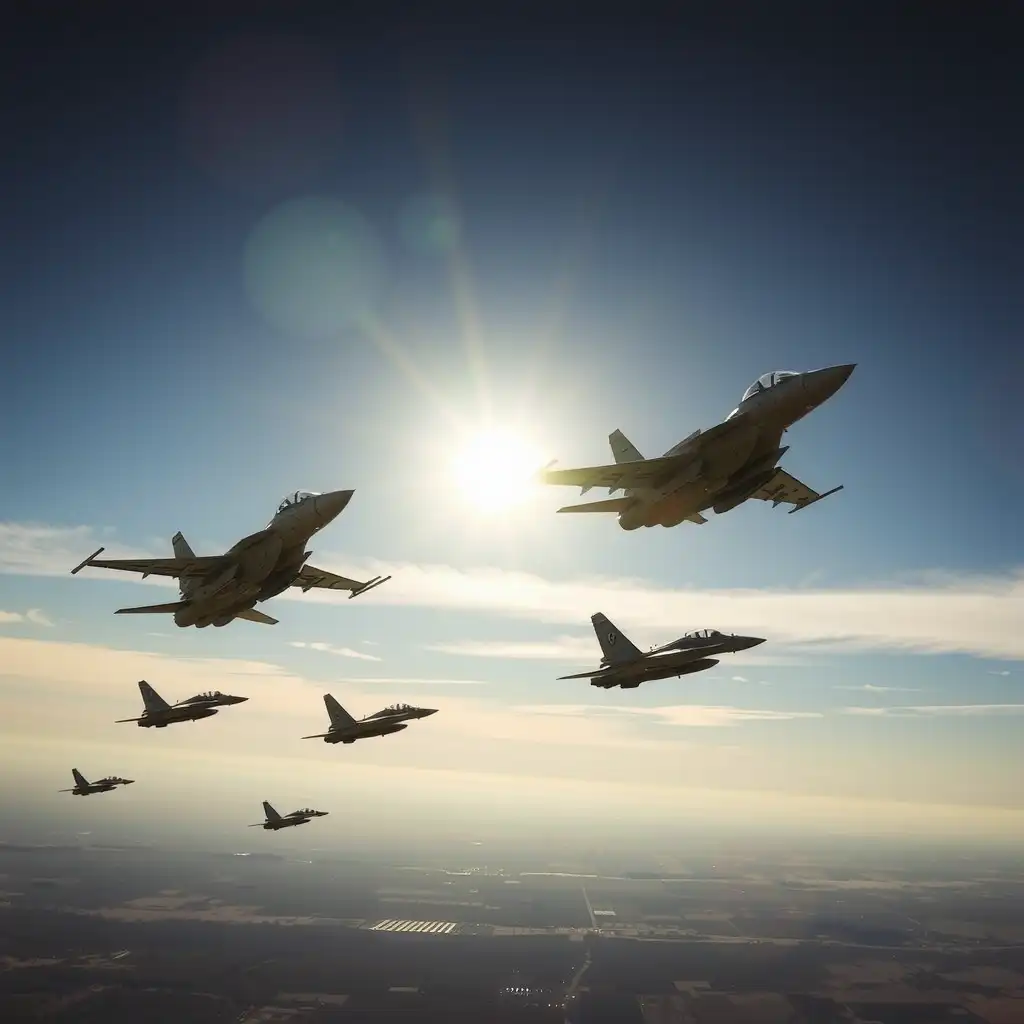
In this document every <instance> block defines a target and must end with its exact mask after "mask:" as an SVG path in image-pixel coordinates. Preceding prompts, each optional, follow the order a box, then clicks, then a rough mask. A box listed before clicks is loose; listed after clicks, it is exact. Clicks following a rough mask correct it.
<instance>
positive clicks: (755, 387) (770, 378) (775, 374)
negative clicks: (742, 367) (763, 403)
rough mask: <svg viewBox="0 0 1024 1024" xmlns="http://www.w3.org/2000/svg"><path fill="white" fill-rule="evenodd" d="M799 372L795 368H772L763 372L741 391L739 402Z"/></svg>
mask: <svg viewBox="0 0 1024 1024" xmlns="http://www.w3.org/2000/svg"><path fill="white" fill-rule="evenodd" d="M799 376H800V374H799V373H797V372H796V371H795V370H773V371H772V372H771V373H763V374H761V376H760V377H758V378H757V380H755V381H754V383H753V384H751V385H750V387H749V388H747V390H746V391H744V392H743V397H742V398H741V399H740V404H742V403H743V402H745V401H746V400H747V399H748V398H753V397H754V395H759V394H760V393H761V392H762V391H767V390H768V389H769V388H773V387H775V385H776V384H778V383H779V382H780V381H783V380H786V379H787V378H788V377H799Z"/></svg>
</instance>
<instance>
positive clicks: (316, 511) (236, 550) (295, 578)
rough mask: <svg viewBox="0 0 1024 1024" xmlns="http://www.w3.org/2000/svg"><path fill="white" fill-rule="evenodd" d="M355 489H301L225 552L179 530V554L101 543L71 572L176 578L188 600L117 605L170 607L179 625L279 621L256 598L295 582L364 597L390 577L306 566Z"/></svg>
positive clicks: (127, 611)
mask: <svg viewBox="0 0 1024 1024" xmlns="http://www.w3.org/2000/svg"><path fill="white" fill-rule="evenodd" d="M354 493H355V492H354V491H331V492H330V493H328V494H314V493H313V492H311V491H296V492H295V493H294V494H290V495H289V496H288V497H287V498H285V499H284V501H282V502H281V504H280V505H279V506H278V509H277V513H276V515H275V516H274V518H273V519H272V520H271V521H270V523H269V524H268V525H267V527H266V528H265V529H263V530H260V531H259V533H254V534H251V535H250V536H248V537H246V538H244V539H243V540H240V541H239V542H238V543H237V544H236V545H235V546H234V547H233V548H232V549H231V550H230V551H228V552H227V553H226V554H223V555H196V554H195V553H194V552H193V550H192V548H191V547H190V546H189V543H188V541H186V540H185V538H184V537H183V536H182V535H181V534H180V533H176V534H175V535H174V537H173V538H172V539H171V545H172V546H173V548H174V557H173V558H115V559H108V560H104V561H97V559H96V556H97V555H98V554H99V553H100V552H101V551H103V548H97V550H96V551H94V552H93V553H92V554H91V555H90V556H89V557H88V558H87V559H86V560H85V561H84V562H82V563H81V564H80V565H78V566H76V567H75V568H74V569H72V570H71V574H72V575H74V574H75V573H77V572H80V571H81V570H82V569H84V568H85V567H86V566H91V567H93V568H97V569H121V570H123V571H125V572H140V573H142V578H143V579H145V578H146V577H147V576H170V577H173V578H174V579H177V580H178V581H179V584H178V585H179V589H180V591H181V600H180V601H173V602H170V603H168V604H151V605H145V606H143V607H140V608H118V609H117V611H116V612H115V614H117V615H142V614H149V613H159V612H169V613H173V615H174V622H175V625H177V626H182V627H185V626H198V627H199V628H200V629H202V628H203V627H204V626H209V625H214V626H226V625H227V624H228V623H229V622H232V621H233V620H235V619H248V620H249V622H261V623H263V624H265V625H268V626H273V625H275V624H276V623H277V619H274V618H271V616H269V615H267V614H265V613H264V612H260V611H257V610H256V607H255V606H256V604H257V603H259V602H261V601H266V600H267V599H268V598H271V597H275V596H276V595H278V594H280V593H281V592H282V591H284V590H287V589H288V588H289V587H298V588H299V589H301V590H302V592H303V593H305V592H306V591H307V590H309V589H311V588H313V587H318V588H321V589H323V590H348V591H350V593H349V595H348V596H349V597H350V598H353V597H358V596H359V595H360V594H365V593H366V592H367V591H368V590H372V589H373V588H374V587H379V586H380V585H381V584H382V583H386V582H387V581H388V580H389V579H391V577H390V576H385V577H383V578H381V577H380V576H374V578H373V579H372V580H367V581H366V582H365V583H360V582H359V581H358V580H350V579H348V578H346V577H345V576H336V575H335V574H334V573H332V572H327V571H326V570H324V569H317V568H315V567H314V566H312V565H308V564H306V559H307V558H309V556H310V555H311V554H312V553H313V552H312V551H307V550H306V544H307V542H308V541H309V539H310V537H312V536H313V534H314V533H317V532H318V531H319V530H322V529H323V528H324V527H325V526H326V525H327V524H328V523H329V522H331V520H333V519H335V518H336V517H337V516H338V515H340V513H341V511H342V510H343V509H344V508H345V506H346V505H347V504H348V503H349V501H351V500H352V495H353V494H354Z"/></svg>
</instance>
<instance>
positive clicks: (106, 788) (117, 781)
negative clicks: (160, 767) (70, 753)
mask: <svg viewBox="0 0 1024 1024" xmlns="http://www.w3.org/2000/svg"><path fill="white" fill-rule="evenodd" d="M71 774H72V776H73V777H74V780H75V785H74V787H73V788H72V789H61V790H58V792H60V793H74V795H75V796H92V794H93V793H109V792H110V791H111V790H112V789H117V787H118V786H131V785H132V784H133V783H134V782H135V780H134V779H122V778H120V777H119V776H117V775H108V776H107V777H106V778H105V779H100V780H99V781H97V782H90V781H89V780H88V779H87V778H86V777H85V776H84V775H83V774H82V773H81V772H80V771H79V770H78V769H77V768H72V769H71Z"/></svg>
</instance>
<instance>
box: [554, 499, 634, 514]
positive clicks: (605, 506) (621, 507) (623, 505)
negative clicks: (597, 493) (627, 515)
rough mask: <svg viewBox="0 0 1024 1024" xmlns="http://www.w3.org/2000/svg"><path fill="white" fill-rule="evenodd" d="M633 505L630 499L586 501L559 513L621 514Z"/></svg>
mask: <svg viewBox="0 0 1024 1024" xmlns="http://www.w3.org/2000/svg"><path fill="white" fill-rule="evenodd" d="M632 504H633V499H632V498H606V499H605V500H604V501H588V502H585V503H584V504H582V505H566V506H565V508H560V509H559V510H558V511H559V512H623V511H625V510H626V509H627V508H629V506H630V505H632Z"/></svg>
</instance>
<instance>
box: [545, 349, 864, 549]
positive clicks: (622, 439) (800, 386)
mask: <svg viewBox="0 0 1024 1024" xmlns="http://www.w3.org/2000/svg"><path fill="white" fill-rule="evenodd" d="M855 366H856V364H855V363H849V364H846V365H843V366H827V367H825V368H824V369H822V370H809V371H807V372H806V373H795V372H792V371H790V370H777V371H775V372H774V373H766V374H764V376H762V377H759V378H758V379H757V380H756V381H754V383H753V384H752V385H751V386H750V387H749V388H747V390H746V391H745V392H744V394H743V398H742V399H741V400H740V404H739V406H738V407H737V408H735V409H733V411H732V412H731V413H729V415H728V416H727V417H726V418H725V420H724V421H723V422H721V423H719V424H718V425H717V426H714V427H712V428H711V429H710V430H707V431H704V432H703V433H702V432H701V431H700V430H695V431H694V432H693V433H692V434H690V435H689V436H688V437H686V438H684V439H683V440H682V441H680V442H679V443H678V444H677V445H675V446H674V447H672V448H670V449H669V450H668V451H667V452H666V453H665V454H664V455H662V456H661V457H660V458H656V459H645V458H644V457H643V456H642V455H641V454H640V452H639V451H638V450H637V449H636V447H635V446H634V445H633V444H632V443H631V442H630V441H629V440H628V439H627V438H626V436H625V434H623V433H622V431H621V430H615V431H612V433H611V434H609V435H608V442H609V444H610V445H611V449H612V454H613V456H614V458H615V464H614V465H610V466H592V467H589V468H587V469H551V468H550V466H549V467H548V468H545V469H544V470H542V471H541V473H540V480H541V482H542V483H546V484H566V485H569V486H573V487H582V489H583V490H582V492H581V493H583V494H586V492H587V491H589V490H590V489H591V488H592V487H607V488H608V493H609V494H614V493H615V492H616V491H618V490H622V491H623V493H624V496H623V497H621V498H609V499H607V500H605V501H593V502H589V503H587V504H584V505H568V506H566V507H565V508H560V509H559V510H558V511H559V512H616V513H618V517H619V526H620V527H621V528H622V529H623V530H636V529H638V528H639V527H641V526H646V527H649V526H678V525H679V523H681V522H683V520H687V521H689V522H691V523H696V524H697V525H700V524H702V523H706V522H707V519H705V518H704V516H702V515H701V513H702V512H704V511H706V510H707V509H709V508H710V509H714V511H715V514H716V515H720V514H721V513H723V512H728V511H729V510H730V509H733V508H735V507H736V506H737V505H740V504H742V503H743V502H744V501H746V500H747V499H748V498H758V499H760V500H762V501H770V502H771V503H772V507H773V508H774V507H775V506H776V505H780V504H787V505H792V506H793V507H792V508H791V509H790V510H789V511H790V513H793V512H799V511H800V510H801V509H804V508H807V506H808V505H813V504H814V502H816V501H821V499H822V498H827V497H828V496H829V495H830V494H835V493H836V491H841V490H842V489H843V486H842V484H840V485H839V486H838V487H833V488H832V490H830V491H825V492H824V493H823V494H819V493H818V492H817V491H815V490H813V489H812V488H810V487H808V486H807V485H806V484H803V483H801V482H800V481H799V480H797V479H796V477H793V476H790V474H789V473H787V472H786V471H785V470H783V469H779V468H778V466H777V465H776V463H777V462H778V461H779V459H781V458H782V456H783V455H785V453H786V452H787V451H789V446H788V445H786V446H781V441H782V435H783V434H784V433H785V432H786V431H787V430H788V429H789V428H790V427H791V426H792V425H793V424H794V423H796V422H797V420H799V419H802V418H803V417H804V416H806V415H807V414H808V413H809V412H811V411H812V410H813V409H816V408H817V407H818V406H819V405H821V404H822V403H823V402H825V401H826V400H827V399H829V398H831V397H832V395H834V394H835V393H836V392H837V391H838V390H839V389H840V388H841V387H842V386H843V384H845V383H846V381H847V379H848V378H849V376H850V374H851V373H853V370H854V367H855Z"/></svg>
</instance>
